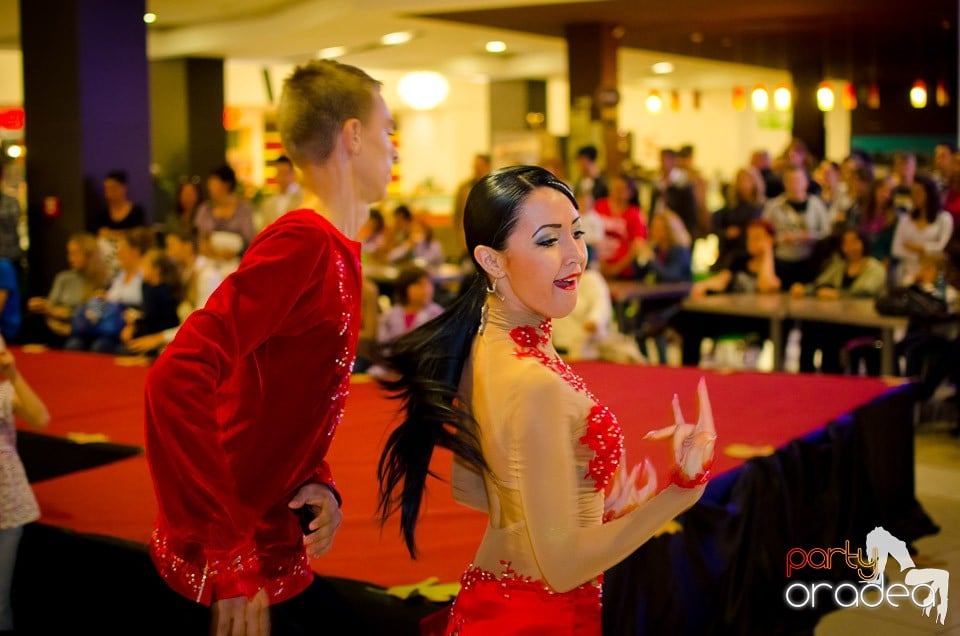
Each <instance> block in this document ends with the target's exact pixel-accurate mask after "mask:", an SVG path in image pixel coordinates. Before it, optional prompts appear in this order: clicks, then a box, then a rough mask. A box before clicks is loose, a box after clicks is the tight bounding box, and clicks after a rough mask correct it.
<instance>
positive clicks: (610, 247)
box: [596, 176, 647, 278]
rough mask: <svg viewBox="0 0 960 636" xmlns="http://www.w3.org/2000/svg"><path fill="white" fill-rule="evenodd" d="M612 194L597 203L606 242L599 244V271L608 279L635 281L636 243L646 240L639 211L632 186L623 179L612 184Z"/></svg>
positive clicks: (628, 181)
mask: <svg viewBox="0 0 960 636" xmlns="http://www.w3.org/2000/svg"><path fill="white" fill-rule="evenodd" d="M609 187H610V194H609V196H608V197H606V198H604V199H599V200H597V202H596V211H597V213H598V214H599V215H600V218H601V219H603V231H604V238H603V241H602V242H601V243H600V253H599V254H598V257H599V259H600V271H601V272H602V273H603V275H604V276H606V277H607V278H634V277H635V275H636V271H635V269H634V264H633V262H634V259H635V258H636V256H637V251H636V250H637V240H638V239H644V238H646V237H647V227H646V225H645V224H644V222H643V217H642V216H641V215H640V208H639V207H638V206H636V205H633V204H632V203H631V200H633V199H634V198H635V197H636V192H635V190H634V187H633V182H632V181H631V180H630V179H628V178H627V177H624V176H619V177H614V178H613V179H611V180H610V186H609Z"/></svg>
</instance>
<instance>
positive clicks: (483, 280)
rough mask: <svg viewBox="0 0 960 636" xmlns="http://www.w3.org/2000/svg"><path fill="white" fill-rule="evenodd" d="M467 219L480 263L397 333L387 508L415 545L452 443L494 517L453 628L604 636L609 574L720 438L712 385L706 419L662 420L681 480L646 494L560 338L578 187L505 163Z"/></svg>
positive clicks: (610, 420)
mask: <svg viewBox="0 0 960 636" xmlns="http://www.w3.org/2000/svg"><path fill="white" fill-rule="evenodd" d="M464 229H465V238H466V241H467V246H468V250H469V253H470V254H471V255H472V256H473V260H474V265H475V266H476V268H477V271H478V275H477V276H476V277H475V278H474V279H473V280H472V281H471V282H470V283H469V288H468V289H467V290H466V291H465V293H464V294H462V295H461V296H460V298H458V299H457V301H456V302H455V303H454V305H453V306H452V307H451V308H450V309H449V310H448V311H447V312H446V313H444V314H443V315H441V316H440V317H438V318H436V319H434V320H432V321H430V322H428V323H427V324H425V325H424V326H422V327H420V328H419V329H416V330H414V331H412V332H410V333H408V334H406V335H404V336H402V337H400V338H399V339H397V340H395V341H393V342H392V343H391V344H390V353H389V355H388V357H387V362H388V364H389V366H390V368H391V369H392V370H394V371H395V372H396V373H397V374H398V375H399V379H398V380H396V381H394V382H390V383H388V387H389V389H391V390H392V391H393V392H395V395H396V396H397V397H398V398H400V399H402V400H403V411H402V413H403V421H402V422H401V423H400V425H399V426H398V427H397V429H396V430H394V431H393V432H392V433H391V435H390V437H389V439H388V440H387V445H386V448H385V449H384V452H383V454H382V456H381V459H380V465H379V470H378V476H379V478H380V501H379V504H380V505H379V508H380V512H381V518H382V519H384V520H385V519H386V518H387V517H388V516H389V515H390V514H392V513H393V512H394V511H395V510H397V509H399V510H400V512H401V527H402V529H403V535H404V538H405V540H406V543H407V547H408V549H409V550H410V552H411V554H415V550H416V543H415V530H416V524H417V520H418V517H419V516H420V515H419V513H420V506H421V502H422V499H423V494H424V490H425V487H426V479H427V475H428V474H429V464H430V457H431V456H432V455H433V453H434V450H435V449H436V448H437V447H442V448H447V449H450V450H452V451H453V452H454V454H455V461H454V469H453V471H454V472H453V475H452V480H451V481H452V485H453V490H454V496H455V498H456V499H457V500H458V501H460V502H461V503H463V504H465V505H468V506H470V507H473V508H477V509H480V510H482V511H484V512H486V513H487V514H488V515H489V518H490V519H489V524H488V526H487V530H486V534H485V535H484V538H483V541H482V543H481V545H480V547H479V549H478V551H477V554H476V556H475V558H474V559H473V564H472V565H471V566H470V567H469V569H467V571H466V572H465V574H464V576H463V580H462V586H461V589H460V593H459V595H458V597H457V600H456V602H455V603H454V606H453V607H452V609H451V612H450V615H449V623H448V627H447V633H456V634H460V635H462V636H470V635H473V634H497V633H518V632H519V631H523V632H524V633H529V634H559V633H572V631H576V632H578V633H584V634H587V633H589V634H599V633H600V610H601V582H600V577H601V574H602V572H603V571H604V570H606V569H607V568H610V567H611V566H613V565H615V564H616V563H618V562H620V561H621V560H623V559H624V558H626V557H627V556H628V555H629V554H630V553H632V552H633V551H634V550H636V549H637V548H638V547H639V546H640V545H642V544H643V543H645V542H646V541H647V540H648V539H650V537H652V536H653V535H654V534H655V533H656V532H657V530H658V529H659V528H661V527H662V525H663V524H664V523H666V522H667V521H669V520H670V519H672V518H674V517H675V516H676V515H678V514H679V513H680V512H682V511H684V510H685V509H687V508H689V507H690V506H692V505H693V504H694V503H695V502H696V501H697V500H698V499H699V497H700V496H701V494H702V493H703V487H702V486H701V485H700V484H702V483H703V482H704V481H705V480H706V474H705V472H704V470H705V468H704V464H703V461H704V460H708V461H712V455H713V446H714V439H715V437H716V435H715V432H714V430H713V426H712V417H710V418H709V419H708V417H707V415H708V414H709V412H708V405H709V403H708V401H707V397H706V394H705V390H702V391H701V407H702V409H703V410H702V413H703V415H704V417H703V421H704V424H703V425H702V426H698V427H694V426H692V425H688V424H683V423H682V422H678V424H677V426H675V427H674V426H672V427H669V429H668V431H667V432H668V434H674V433H676V434H675V435H674V436H673V439H674V440H675V447H674V450H675V453H676V457H677V459H678V464H679V466H678V472H679V474H680V475H681V476H680V477H679V478H677V479H676V480H675V481H674V484H671V485H669V486H667V487H666V489H664V490H662V491H661V492H660V493H659V494H656V495H652V493H645V494H646V497H641V495H640V493H639V491H638V488H637V485H636V484H634V483H633V480H631V479H630V478H629V477H627V475H628V471H627V468H626V466H625V463H626V462H625V459H624V457H623V451H622V449H623V436H622V433H621V430H620V426H619V425H618V424H617V422H616V418H615V417H614V416H613V414H612V413H611V412H610V411H609V410H608V409H606V408H604V407H603V406H602V405H600V404H599V403H598V402H597V400H596V399H595V398H594V397H593V396H592V395H591V394H590V393H589V392H588V391H587V389H586V388H585V386H584V384H583V381H582V380H581V379H580V378H578V377H576V375H575V374H574V373H573V371H572V370H571V369H570V368H569V367H567V365H566V364H565V363H564V362H563V361H561V360H560V359H559V358H558V356H557V353H556V351H555V350H554V348H553V346H552V344H551V339H550V321H551V319H552V318H559V317H561V316H565V315H567V314H569V313H570V312H571V311H572V310H573V308H574V306H575V304H576V302H577V282H578V279H579V278H580V274H581V273H582V271H583V267H584V264H585V263H584V261H585V260H586V254H585V245H584V242H583V238H582V236H583V235H582V231H581V228H580V223H579V215H578V213H577V210H576V203H575V199H574V197H573V193H572V192H571V191H570V189H569V188H568V186H567V185H566V184H564V183H563V182H561V181H559V180H558V179H557V178H556V177H554V176H553V175H552V174H550V173H549V172H547V171H546V170H543V169H542V168H537V167H533V166H511V167H509V168H503V169H501V170H496V171H494V172H492V173H490V174H488V175H486V176H485V177H483V178H482V179H480V181H479V182H478V183H477V184H476V185H475V186H474V187H473V189H472V190H471V192H470V195H469V197H468V198H467V203H466V209H465V212H464ZM701 386H702V385H701ZM606 492H609V493H611V494H612V493H614V492H623V493H624V496H623V497H622V498H615V497H613V496H610V497H605V493H606ZM574 622H575V623H576V626H574ZM520 626H522V628H521V627H520Z"/></svg>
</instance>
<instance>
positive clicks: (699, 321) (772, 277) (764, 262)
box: [676, 219, 780, 366]
mask: <svg viewBox="0 0 960 636" xmlns="http://www.w3.org/2000/svg"><path fill="white" fill-rule="evenodd" d="M774 236H775V231H774V229H773V225H771V224H770V222H768V221H766V220H764V219H754V220H753V221H750V223H748V224H747V251H746V254H742V255H740V256H737V255H735V254H734V255H732V256H731V258H730V259H729V260H728V261H727V262H725V263H718V264H717V266H716V267H715V268H714V269H715V270H716V273H715V274H713V275H712V276H710V277H709V278H706V279H704V280H702V281H698V282H696V283H694V284H693V286H692V287H691V288H690V297H691V298H702V297H704V296H706V295H707V294H708V293H723V292H730V293H741V294H756V293H760V294H768V293H776V292H779V291H780V277H779V276H778V275H777V272H776V269H775V268H774V258H773V245H774ZM676 326H677V331H679V332H680V335H681V337H682V338H683V364H685V365H692V366H697V365H699V364H700V348H701V344H702V342H703V339H704V338H707V337H716V336H719V335H724V334H730V333H735V334H744V333H753V334H757V337H759V338H760V340H761V341H763V340H765V339H766V338H767V337H768V336H769V331H770V323H769V321H767V320H766V319H761V318H747V317H741V316H722V315H717V316H711V318H710V321H709V322H708V321H705V320H703V317H702V316H701V315H699V314H689V313H685V312H682V311H681V312H680V314H679V315H678V316H677V320H676Z"/></svg>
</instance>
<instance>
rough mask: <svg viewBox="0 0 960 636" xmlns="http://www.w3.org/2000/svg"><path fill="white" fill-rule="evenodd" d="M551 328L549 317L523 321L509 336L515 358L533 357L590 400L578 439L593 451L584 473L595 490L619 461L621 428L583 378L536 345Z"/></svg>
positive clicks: (544, 340)
mask: <svg viewBox="0 0 960 636" xmlns="http://www.w3.org/2000/svg"><path fill="white" fill-rule="evenodd" d="M551 330H552V324H551V322H550V321H549V320H544V321H543V322H541V323H540V325H539V326H538V327H536V328H534V327H532V326H530V325H525V326H523V327H514V328H513V329H511V330H510V337H511V338H513V341H514V342H516V343H517V344H518V345H520V348H519V349H516V350H514V355H516V356H517V357H518V358H536V359H537V360H538V361H540V363H541V364H543V365H544V366H545V367H547V368H548V369H550V370H552V371H553V372H554V373H556V374H557V375H559V376H560V377H561V378H563V379H564V381H565V382H566V383H567V384H569V385H570V386H572V387H573V388H574V389H575V390H576V391H579V392H581V393H584V394H585V395H586V396H587V397H588V398H590V399H591V400H592V401H593V403H594V406H593V408H592V409H590V414H589V415H588V416H587V430H586V432H585V433H584V434H583V437H581V438H580V440H579V441H580V443H581V444H583V445H585V446H587V447H588V448H590V450H592V451H593V453H594V455H593V459H591V460H590V462H589V464H588V465H587V477H590V478H591V479H592V480H593V483H594V488H595V489H596V490H597V491H598V492H600V491H605V490H606V488H607V486H608V485H609V484H610V481H611V480H612V479H613V476H614V474H615V473H616V472H617V467H618V466H619V465H620V457H621V455H622V454H623V431H622V429H621V428H620V424H619V423H618V422H617V418H616V417H615V416H614V414H613V413H612V412H611V411H610V409H608V408H607V407H605V406H603V405H602V404H600V402H599V401H598V400H597V398H596V397H594V395H593V394H592V393H590V391H589V390H587V385H586V383H585V382H584V381H583V378H581V377H580V376H578V375H577V374H576V373H574V372H573V369H571V368H570V366H569V365H568V364H567V363H566V362H564V361H563V360H561V359H560V357H559V356H557V355H556V354H554V355H553V356H551V355H550V354H548V353H546V352H545V351H543V350H542V349H540V347H539V346H538V345H541V344H547V343H548V342H550V334H551Z"/></svg>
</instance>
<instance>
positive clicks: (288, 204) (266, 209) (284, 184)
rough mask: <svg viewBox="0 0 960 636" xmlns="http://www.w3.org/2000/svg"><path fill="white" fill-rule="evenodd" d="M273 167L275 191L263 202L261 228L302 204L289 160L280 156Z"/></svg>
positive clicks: (301, 195) (300, 194)
mask: <svg viewBox="0 0 960 636" xmlns="http://www.w3.org/2000/svg"><path fill="white" fill-rule="evenodd" d="M273 165H274V167H275V168H276V170H277V191H276V193H274V194H273V195H271V196H270V198H269V199H267V200H266V201H264V202H263V208H262V209H261V210H260V213H261V215H262V217H263V219H262V222H263V227H266V226H267V225H270V224H271V223H273V222H274V221H276V220H277V219H279V218H280V217H281V216H283V215H284V214H286V213H287V212H289V211H290V210H296V209H297V208H299V207H300V205H301V204H302V203H303V189H302V188H301V187H300V184H299V183H297V172H296V170H294V168H293V162H292V161H290V158H289V157H288V156H286V155H280V156H279V157H277V159H276V160H275V161H274V162H273Z"/></svg>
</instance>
